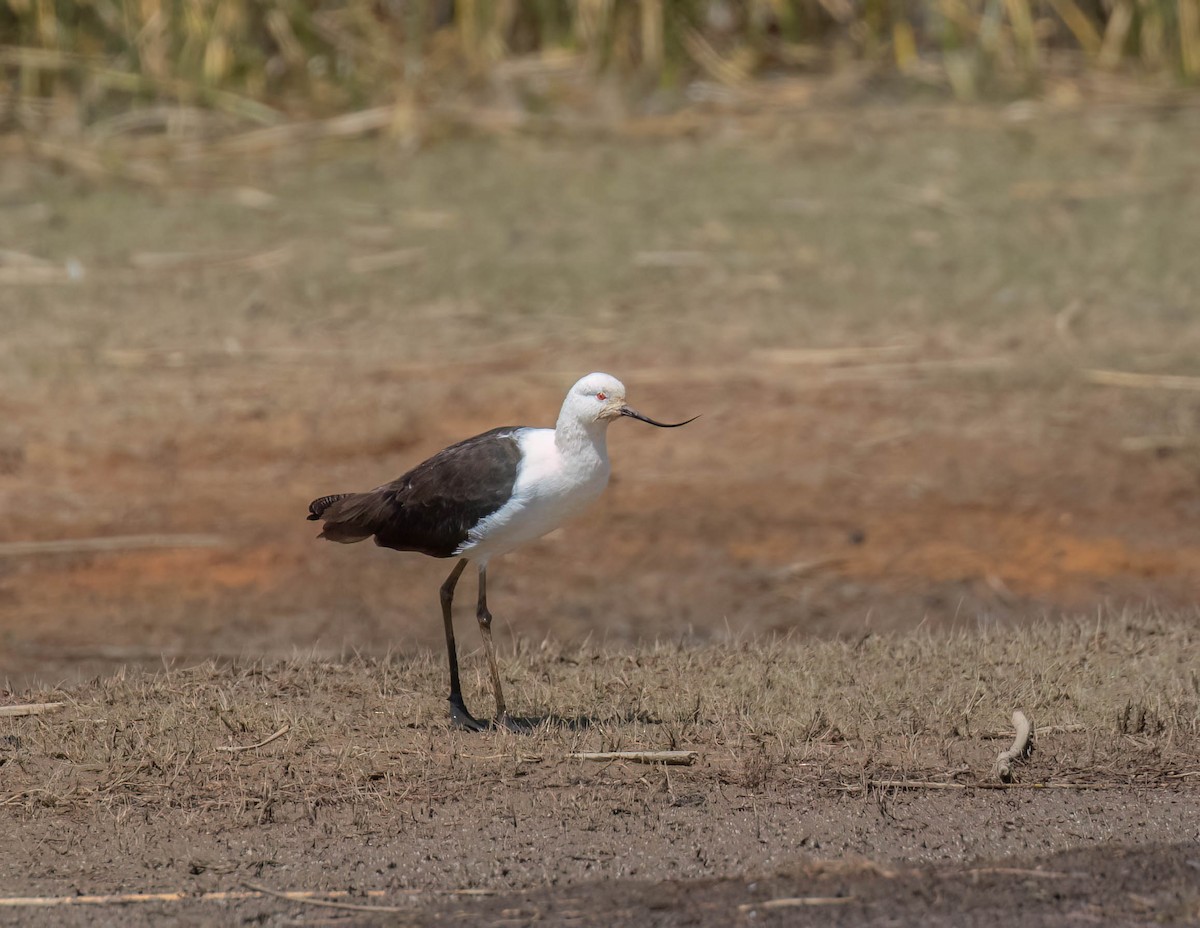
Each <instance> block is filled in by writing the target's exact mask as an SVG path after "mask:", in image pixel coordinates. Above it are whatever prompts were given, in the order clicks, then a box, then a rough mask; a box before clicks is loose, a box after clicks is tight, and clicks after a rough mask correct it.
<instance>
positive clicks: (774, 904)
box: [738, 896, 854, 912]
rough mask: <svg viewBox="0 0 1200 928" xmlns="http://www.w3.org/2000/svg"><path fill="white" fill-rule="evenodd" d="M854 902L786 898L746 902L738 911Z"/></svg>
mask: <svg viewBox="0 0 1200 928" xmlns="http://www.w3.org/2000/svg"><path fill="white" fill-rule="evenodd" d="M853 901H854V897H853V896H784V897H783V898H781V899H765V900H763V901H762V902H746V903H743V904H742V905H739V906H738V911H739V912H749V911H750V910H751V909H797V908H800V907H802V906H810V905H813V906H816V905H845V904H846V903H847V902H853Z"/></svg>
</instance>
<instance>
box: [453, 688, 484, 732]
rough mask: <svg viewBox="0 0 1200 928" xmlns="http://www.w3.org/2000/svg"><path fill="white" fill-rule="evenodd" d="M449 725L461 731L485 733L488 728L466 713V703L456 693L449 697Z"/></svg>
mask: <svg viewBox="0 0 1200 928" xmlns="http://www.w3.org/2000/svg"><path fill="white" fill-rule="evenodd" d="M450 724H451V725H453V726H454V727H455V728H460V729H462V730H463V731H486V730H487V729H488V727H489V726H488V724H487V723H486V722H481V721H479V719H477V718H475V716H473V715H471V713H470V712H468V711H467V706H466V703H464V702H463V700H462V696H459V695H458V694H457V693H456V694H454V695H452V696H451V697H450Z"/></svg>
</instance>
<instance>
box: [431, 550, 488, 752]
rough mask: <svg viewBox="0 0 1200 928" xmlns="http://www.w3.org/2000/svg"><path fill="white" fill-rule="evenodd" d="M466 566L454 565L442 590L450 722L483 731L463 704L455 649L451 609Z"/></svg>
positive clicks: (463, 564) (462, 562) (461, 561)
mask: <svg viewBox="0 0 1200 928" xmlns="http://www.w3.org/2000/svg"><path fill="white" fill-rule="evenodd" d="M466 566H467V559H466V558H465V557H464V558H463V559H462V560H460V561H459V562H458V563H457V564H456V565H454V570H452V571H450V576H449V577H447V578H446V582H445V583H443V584H442V590H441V594H442V621H443V622H444V623H445V625H446V651H447V653H448V654H449V655H450V720H451V721H452V722H453V723H454V724H455V725H457V726H458V727H459V728H466V729H469V730H471V731H482V730H483V729H484V725H483V723H482V722H480V721H479V720H478V719H476V718H475V717H474V716H472V715H471V713H470V712H468V711H467V705H466V703H464V702H463V697H462V684H461V683H460V682H459V679H458V650H457V649H456V648H455V647H454V620H453V618H452V616H451V607H452V606H453V605H454V587H455V586H456V585H457V584H458V578H459V577H461V576H462V572H463V569H464V568H465V567H466Z"/></svg>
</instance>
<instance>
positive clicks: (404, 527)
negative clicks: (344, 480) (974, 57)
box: [309, 426, 521, 557]
mask: <svg viewBox="0 0 1200 928" xmlns="http://www.w3.org/2000/svg"><path fill="white" fill-rule="evenodd" d="M518 431H520V429H519V428H516V427H513V426H506V427H504V428H498V429H492V430H491V431H489V432H484V433H483V434H482V435H476V436H475V437H473V438H468V439H466V440H465V441H460V442H458V443H457V444H454V445H451V446H450V447H449V448H446V449H444V450H442V451H439V452H438V453H437V454H435V455H434V456H433V457H431V458H430V459H429V460H427V461H424V462H422V463H420V464H418V465H417V466H416V467H414V468H413V469H412V470H410V471H409V472H408V473H406V474H405V475H404V476H402V477H399V478H397V479H396V480H393V481H392V482H391V483H385V484H384V485H383V486H381V487H376V488H375V489H374V490H369V491H368V492H366V493H347V494H335V495H333V496H323V497H321V498H320V499H317V500H313V502H312V505H310V506H309V513H310V515H309V518H310V519H323V520H324V521H325V525H324V531H322V532H321V537H322V538H327V539H329V540H330V541H340V542H343V543H347V544H349V543H352V542H356V541H363V540H364V539H367V538H370V537H371V536H372V535H374V536H375V544H377V545H381V546H382V547H385V548H395V549H396V550H397V551H419V552H421V553H422V554H428V555H431V556H432V557H450V556H452V555H453V554H454V552H455V551H457V550H458V548H459V546H460V545H462V543H463V542H465V541H466V540H467V535H468V533H469V532H470V530H471V528H472V527H474V526H475V524H476V523H478V522H479V521H480V520H481V519H484V518H486V517H487V516H490V515H491V514H492V513H493V512H495V511H496V510H497V509H499V508H500V507H501V506H503V505H504V504H505V503H506V502H508V499H509V497H510V496H511V495H512V488H513V484H514V483H515V482H516V479H517V467H518V464H519V463H520V459H521V449H520V445H519V444H518V443H517V437H516V433H517V432H518Z"/></svg>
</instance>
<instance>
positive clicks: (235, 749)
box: [217, 722, 292, 754]
mask: <svg viewBox="0 0 1200 928" xmlns="http://www.w3.org/2000/svg"><path fill="white" fill-rule="evenodd" d="M291 730H292V725H291V723H290V722H286V723H284V725H283V726H281V727H280V728H279V729H278V730H277V731H275V732H272V733H271V734H269V735H267V737H265V738H263V739H262V741H256V742H255V743H254V744H241V745H223V746H221V747H218V748H217V750H218V751H225V752H227V753H229V754H237V753H239V752H241V751H253V750H256V749H257V748H261V747H266V746H267V745H268V744H270V743H271V742H272V741H274V740H275V739H276V738H282V737H283V736H284V735H286V734H287V733H288V732H289V731H291Z"/></svg>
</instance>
